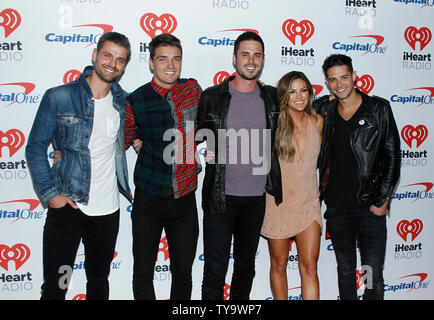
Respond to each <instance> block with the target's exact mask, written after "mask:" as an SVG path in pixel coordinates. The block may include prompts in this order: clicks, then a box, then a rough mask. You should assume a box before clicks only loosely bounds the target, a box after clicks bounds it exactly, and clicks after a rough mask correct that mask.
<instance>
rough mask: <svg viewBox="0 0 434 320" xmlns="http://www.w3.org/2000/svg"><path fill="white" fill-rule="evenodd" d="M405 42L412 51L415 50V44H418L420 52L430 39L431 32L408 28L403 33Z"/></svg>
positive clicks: (424, 28)
mask: <svg viewBox="0 0 434 320" xmlns="http://www.w3.org/2000/svg"><path fill="white" fill-rule="evenodd" d="M404 38H405V41H407V43H408V44H409V45H410V47H411V48H412V49H413V50H416V43H417V42H419V45H420V51H422V50H423V49H424V48H425V47H426V46H427V45H428V43H430V41H431V39H432V33H431V30H430V29H428V28H426V27H422V28H420V29H417V28H416V27H413V26H410V27H408V28H407V29H405V31H404Z"/></svg>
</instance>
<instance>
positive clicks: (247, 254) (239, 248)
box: [202, 196, 265, 300]
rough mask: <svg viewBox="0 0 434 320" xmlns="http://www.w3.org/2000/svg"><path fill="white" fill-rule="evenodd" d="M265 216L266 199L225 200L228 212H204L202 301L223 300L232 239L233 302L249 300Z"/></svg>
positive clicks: (228, 197)
mask: <svg viewBox="0 0 434 320" xmlns="http://www.w3.org/2000/svg"><path fill="white" fill-rule="evenodd" d="M264 214H265V196H258V197H235V196H226V212H222V213H217V214H214V213H211V212H204V218H203V241H204V257H205V265H204V271H203V272H204V275H203V282H202V299H203V300H222V299H223V294H224V293H223V288H224V286H225V277H226V272H227V269H228V264H229V257H230V251H231V243H232V235H233V237H234V244H233V259H234V268H233V274H232V282H231V289H230V299H231V300H248V299H249V295H250V291H251V288H252V283H253V278H254V277H255V258H256V251H257V249H258V243H259V236H260V232H261V227H262V222H263V221H264Z"/></svg>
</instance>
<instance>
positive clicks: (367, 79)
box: [354, 74, 375, 94]
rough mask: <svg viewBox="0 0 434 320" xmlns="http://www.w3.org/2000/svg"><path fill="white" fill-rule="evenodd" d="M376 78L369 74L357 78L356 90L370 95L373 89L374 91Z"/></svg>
mask: <svg viewBox="0 0 434 320" xmlns="http://www.w3.org/2000/svg"><path fill="white" fill-rule="evenodd" d="M374 84H375V82H374V78H372V76H370V75H369V74H365V75H363V76H361V77H356V81H355V83H354V85H355V86H356V88H358V89H360V90H361V91H363V92H364V93H366V94H368V93H369V92H371V90H372V89H374Z"/></svg>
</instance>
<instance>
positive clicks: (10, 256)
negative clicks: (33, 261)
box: [0, 243, 30, 271]
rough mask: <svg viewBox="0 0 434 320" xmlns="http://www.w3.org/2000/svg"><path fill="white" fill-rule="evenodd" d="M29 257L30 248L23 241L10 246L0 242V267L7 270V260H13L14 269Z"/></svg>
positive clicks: (19, 266)
mask: <svg viewBox="0 0 434 320" xmlns="http://www.w3.org/2000/svg"><path fill="white" fill-rule="evenodd" d="M29 257H30V249H29V247H28V246H26V245H25V244H23V243H17V244H16V245H14V246H13V247H12V248H10V247H8V246H7V245H4V244H0V267H2V268H3V269H5V270H6V271H8V264H9V261H14V262H15V270H18V269H19V268H21V266H22V265H23V264H24V262H26V261H27V260H28V259H29Z"/></svg>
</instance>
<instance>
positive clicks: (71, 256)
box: [41, 204, 119, 300]
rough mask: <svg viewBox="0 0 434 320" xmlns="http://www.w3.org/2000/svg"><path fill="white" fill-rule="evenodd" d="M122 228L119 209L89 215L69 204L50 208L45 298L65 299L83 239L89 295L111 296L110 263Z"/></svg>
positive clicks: (46, 229)
mask: <svg viewBox="0 0 434 320" xmlns="http://www.w3.org/2000/svg"><path fill="white" fill-rule="evenodd" d="M118 230H119V210H117V211H116V212H114V213H112V214H109V215H104V216H87V215H85V214H84V213H83V212H82V211H80V210H78V209H73V208H72V207H71V206H70V205H69V204H67V205H66V206H64V207H62V208H59V209H53V208H48V212H47V218H46V220H45V226H44V233H43V267H44V283H43V284H42V288H41V289H42V296H41V300H63V299H65V295H66V292H67V287H66V285H65V284H68V283H69V281H67V280H70V276H71V274H72V270H73V266H74V261H75V257H76V255H77V249H78V246H79V244H80V240H82V242H83V245H84V254H85V261H84V266H85V271H86V278H87V283H86V299H87V300H107V299H108V298H109V281H108V277H109V274H110V263H111V262H112V260H113V256H114V252H115V246H116V238H117V235H118Z"/></svg>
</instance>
